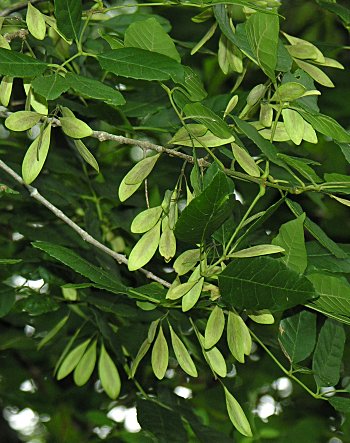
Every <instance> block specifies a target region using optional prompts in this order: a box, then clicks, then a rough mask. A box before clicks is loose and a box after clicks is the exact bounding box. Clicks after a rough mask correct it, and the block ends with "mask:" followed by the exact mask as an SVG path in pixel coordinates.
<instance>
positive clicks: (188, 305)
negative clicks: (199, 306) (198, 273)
mask: <svg viewBox="0 0 350 443" xmlns="http://www.w3.org/2000/svg"><path fill="white" fill-rule="evenodd" d="M203 284H204V277H201V278H200V279H199V280H198V281H197V282H196V284H195V285H194V286H193V287H192V288H191V289H190V290H189V291H188V292H187V293H186V294H185V295H184V296H183V297H182V301H181V302H182V312H187V311H189V310H190V309H192V308H193V306H194V305H195V304H196V303H197V301H198V300H199V297H200V295H201V293H202V289H203Z"/></svg>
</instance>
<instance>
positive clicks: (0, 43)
mask: <svg viewBox="0 0 350 443" xmlns="http://www.w3.org/2000/svg"><path fill="white" fill-rule="evenodd" d="M0 48H4V49H9V50H11V46H10V44H9V42H8V41H7V40H6V38H5V37H4V36H3V35H2V34H0Z"/></svg>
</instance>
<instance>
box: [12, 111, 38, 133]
mask: <svg viewBox="0 0 350 443" xmlns="http://www.w3.org/2000/svg"><path fill="white" fill-rule="evenodd" d="M41 117H42V115H41V114H38V113H37V112H32V111H17V112H14V113H12V114H11V115H9V116H8V117H7V119H6V120H5V126H6V128H7V129H9V130H10V131H27V130H28V129H30V128H32V127H33V126H35V125H36V124H37V123H39V121H40V119H41Z"/></svg>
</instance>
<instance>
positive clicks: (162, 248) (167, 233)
mask: <svg viewBox="0 0 350 443" xmlns="http://www.w3.org/2000/svg"><path fill="white" fill-rule="evenodd" d="M164 220H166V226H165V227H164ZM162 231H163V232H162V235H161V236H160V240H159V254H160V255H161V256H162V257H164V261H165V262H166V263H168V262H169V261H170V260H171V259H172V258H173V257H174V255H175V254H176V238H175V235H174V231H173V230H172V229H170V228H169V225H168V217H165V218H164V219H163V227H162Z"/></svg>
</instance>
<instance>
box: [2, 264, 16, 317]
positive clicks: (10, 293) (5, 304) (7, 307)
mask: <svg viewBox="0 0 350 443" xmlns="http://www.w3.org/2000/svg"><path fill="white" fill-rule="evenodd" d="M0 264H1V263H0ZM15 303H16V292H15V290H14V288H9V287H8V286H5V285H1V289H0V318H1V317H5V315H7V314H8V313H9V312H10V311H11V309H12V307H13V305H14V304H15Z"/></svg>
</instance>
